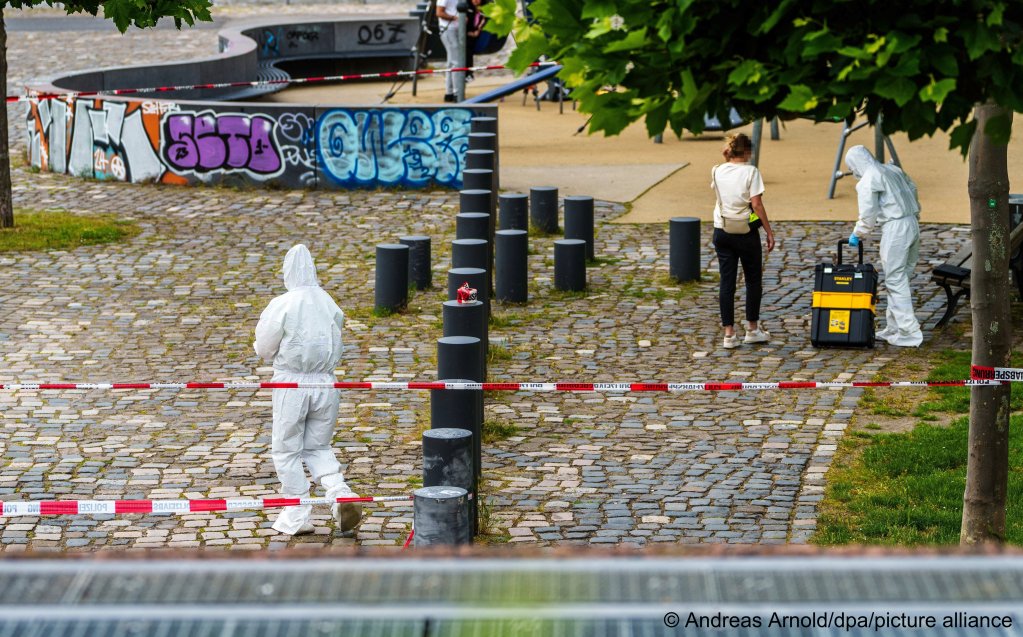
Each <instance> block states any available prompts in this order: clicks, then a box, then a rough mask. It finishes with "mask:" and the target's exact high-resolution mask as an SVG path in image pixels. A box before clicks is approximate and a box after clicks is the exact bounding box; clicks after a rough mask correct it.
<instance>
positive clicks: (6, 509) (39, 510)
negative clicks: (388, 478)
mask: <svg viewBox="0 0 1023 637" xmlns="http://www.w3.org/2000/svg"><path fill="white" fill-rule="evenodd" d="M410 500H412V496H410V495H394V496H378V497H363V498H226V499H223V500H36V501H27V502H26V501H22V502H0V515H2V516H4V517H7V516H15V515H99V514H104V513H112V514H122V515H123V514H130V513H178V514H182V513H200V512H210V511H252V510H257V511H258V510H261V509H276V508H281V507H293V506H302V505H306V504H309V505H324V504H334V503H335V502H341V503H345V502H408V501H410Z"/></svg>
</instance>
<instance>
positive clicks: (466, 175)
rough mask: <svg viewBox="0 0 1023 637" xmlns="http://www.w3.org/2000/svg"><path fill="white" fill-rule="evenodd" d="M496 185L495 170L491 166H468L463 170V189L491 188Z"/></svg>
mask: <svg viewBox="0 0 1023 637" xmlns="http://www.w3.org/2000/svg"><path fill="white" fill-rule="evenodd" d="M493 187H494V171H492V170H490V169H489V168H466V169H465V170H463V171H462V189H463V190H490V189H491V188H493Z"/></svg>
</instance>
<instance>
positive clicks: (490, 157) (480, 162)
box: [465, 150, 501, 192]
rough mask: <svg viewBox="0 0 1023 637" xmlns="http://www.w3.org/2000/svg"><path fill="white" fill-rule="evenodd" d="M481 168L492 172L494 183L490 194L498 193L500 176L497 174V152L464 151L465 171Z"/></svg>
mask: <svg viewBox="0 0 1023 637" xmlns="http://www.w3.org/2000/svg"><path fill="white" fill-rule="evenodd" d="M473 168H482V169H484V170H492V171H494V183H493V185H492V186H491V188H490V192H498V190H499V188H500V181H501V179H500V175H498V173H497V152H495V151H493V150H467V151H465V169H466V170H471V169H473Z"/></svg>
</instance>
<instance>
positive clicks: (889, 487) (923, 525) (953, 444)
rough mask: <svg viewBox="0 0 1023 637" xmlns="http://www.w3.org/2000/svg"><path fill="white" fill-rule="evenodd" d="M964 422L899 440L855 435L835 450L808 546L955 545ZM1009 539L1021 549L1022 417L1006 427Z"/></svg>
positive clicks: (922, 428) (921, 428)
mask: <svg viewBox="0 0 1023 637" xmlns="http://www.w3.org/2000/svg"><path fill="white" fill-rule="evenodd" d="M968 420H969V419H968V418H965V417H964V418H958V419H956V420H955V421H954V422H953V423H952V424H951V425H950V426H948V427H939V426H934V425H930V424H927V423H921V424H919V425H917V426H916V428H914V429H913V430H912V431H909V432H906V433H901V434H873V433H868V432H864V431H854V432H850V433H849V434H848V435H846V436H845V437H844V438H843V440H842V442H841V443H840V444H839V450H838V454H837V456H836V458H835V461H834V463H833V464H832V467H831V470H830V471H829V472H828V487H827V491H826V493H825V499H824V502H823V503H822V507H821V515H820V518H819V520H818V529H817V533H816V534H815V535H814V536H813V538H812V540H811V541H812V542H814V543H815V544H822V545H834V544H849V543H862V544H882V545H896V546H918V545H940V544H948V545H954V544H958V543H959V527H960V523H961V521H962V510H963V490H964V488H965V485H966V462H967V434H968V431H969V422H968ZM1009 467H1010V471H1009V487H1008V496H1007V498H1006V501H1007V510H1006V537H1005V540H1006V542H1007V543H1010V544H1023V416H1019V415H1017V416H1013V417H1012V419H1011V425H1010V427H1009Z"/></svg>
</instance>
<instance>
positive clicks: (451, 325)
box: [441, 301, 490, 372]
mask: <svg viewBox="0 0 1023 637" xmlns="http://www.w3.org/2000/svg"><path fill="white" fill-rule="evenodd" d="M441 316H442V318H443V320H444V336H475V337H476V338H478V339H480V343H482V344H483V347H482V348H481V349H482V351H481V352H480V355H481V356H482V359H483V360H482V361H481V363H480V364H481V365H483V371H484V372H486V369H487V353H488V349H489V347H488V345H489V342H488V341H489V338H490V325H489V321H487V308H486V307H485V306H484V305H483V303H481V302H479V301H471V302H469V303H459V302H458V301H444V303H443V304H442V308H441Z"/></svg>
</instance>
